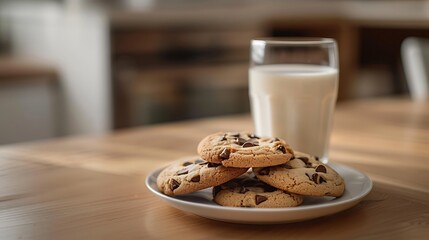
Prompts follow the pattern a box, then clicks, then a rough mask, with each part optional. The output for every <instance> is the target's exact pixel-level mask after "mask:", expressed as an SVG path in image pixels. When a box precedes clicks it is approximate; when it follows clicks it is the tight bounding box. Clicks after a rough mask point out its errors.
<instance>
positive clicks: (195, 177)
mask: <svg viewBox="0 0 429 240" xmlns="http://www.w3.org/2000/svg"><path fill="white" fill-rule="evenodd" d="M199 181H200V175H197V176H194V177H192V178H191V182H199Z"/></svg>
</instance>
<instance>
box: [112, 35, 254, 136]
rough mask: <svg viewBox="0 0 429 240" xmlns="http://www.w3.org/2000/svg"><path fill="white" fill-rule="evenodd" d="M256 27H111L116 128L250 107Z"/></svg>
mask: <svg viewBox="0 0 429 240" xmlns="http://www.w3.org/2000/svg"><path fill="white" fill-rule="evenodd" d="M260 35H262V34H261V31H259V30H258V29H253V28H243V27H240V28H238V27H229V26H194V27H192V26H174V27H171V26H170V27H167V26H166V27H158V28H148V27H133V28H113V29H112V31H111V46H112V49H111V51H112V71H113V72H112V78H113V96H114V126H115V128H121V127H130V126H138V125H145V124H152V123H158V122H165V121H176V120H183V119H189V118H201V117H208V116H214V115H224V114H234V113H242V112H248V111H249V101H248V83H247V71H248V59H249V57H248V55H249V47H250V39H251V38H253V37H256V36H260Z"/></svg>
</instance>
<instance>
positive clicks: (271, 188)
mask: <svg viewBox="0 0 429 240" xmlns="http://www.w3.org/2000/svg"><path fill="white" fill-rule="evenodd" d="M263 189H264V192H274V191H277V188H275V187H273V186H270V185H268V184H265V186H264V187H263Z"/></svg>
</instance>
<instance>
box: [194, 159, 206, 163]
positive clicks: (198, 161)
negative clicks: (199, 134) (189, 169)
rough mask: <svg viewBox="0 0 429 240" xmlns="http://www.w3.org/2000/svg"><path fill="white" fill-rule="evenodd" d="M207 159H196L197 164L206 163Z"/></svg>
mask: <svg viewBox="0 0 429 240" xmlns="http://www.w3.org/2000/svg"><path fill="white" fill-rule="evenodd" d="M205 162H206V161H204V160H202V159H198V160H195V162H194V163H195V164H199V163H205Z"/></svg>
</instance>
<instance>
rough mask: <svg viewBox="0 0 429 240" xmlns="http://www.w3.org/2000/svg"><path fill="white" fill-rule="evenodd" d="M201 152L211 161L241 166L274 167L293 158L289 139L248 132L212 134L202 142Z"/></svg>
mask: <svg viewBox="0 0 429 240" xmlns="http://www.w3.org/2000/svg"><path fill="white" fill-rule="evenodd" d="M198 154H200V156H201V157H202V158H203V159H205V160H206V161H208V162H212V163H221V164H222V165H223V166H226V167H238V168H248V167H266V166H274V165H279V164H283V163H286V162H288V161H289V159H290V158H292V157H293V151H292V149H291V148H290V147H289V145H288V144H287V143H286V142H285V141H283V140H281V139H278V138H269V137H261V138H260V137H258V136H256V135H254V134H251V133H245V132H240V133H231V132H219V133H215V134H212V135H209V136H207V137H205V138H204V139H203V140H201V142H200V143H199V145H198Z"/></svg>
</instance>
